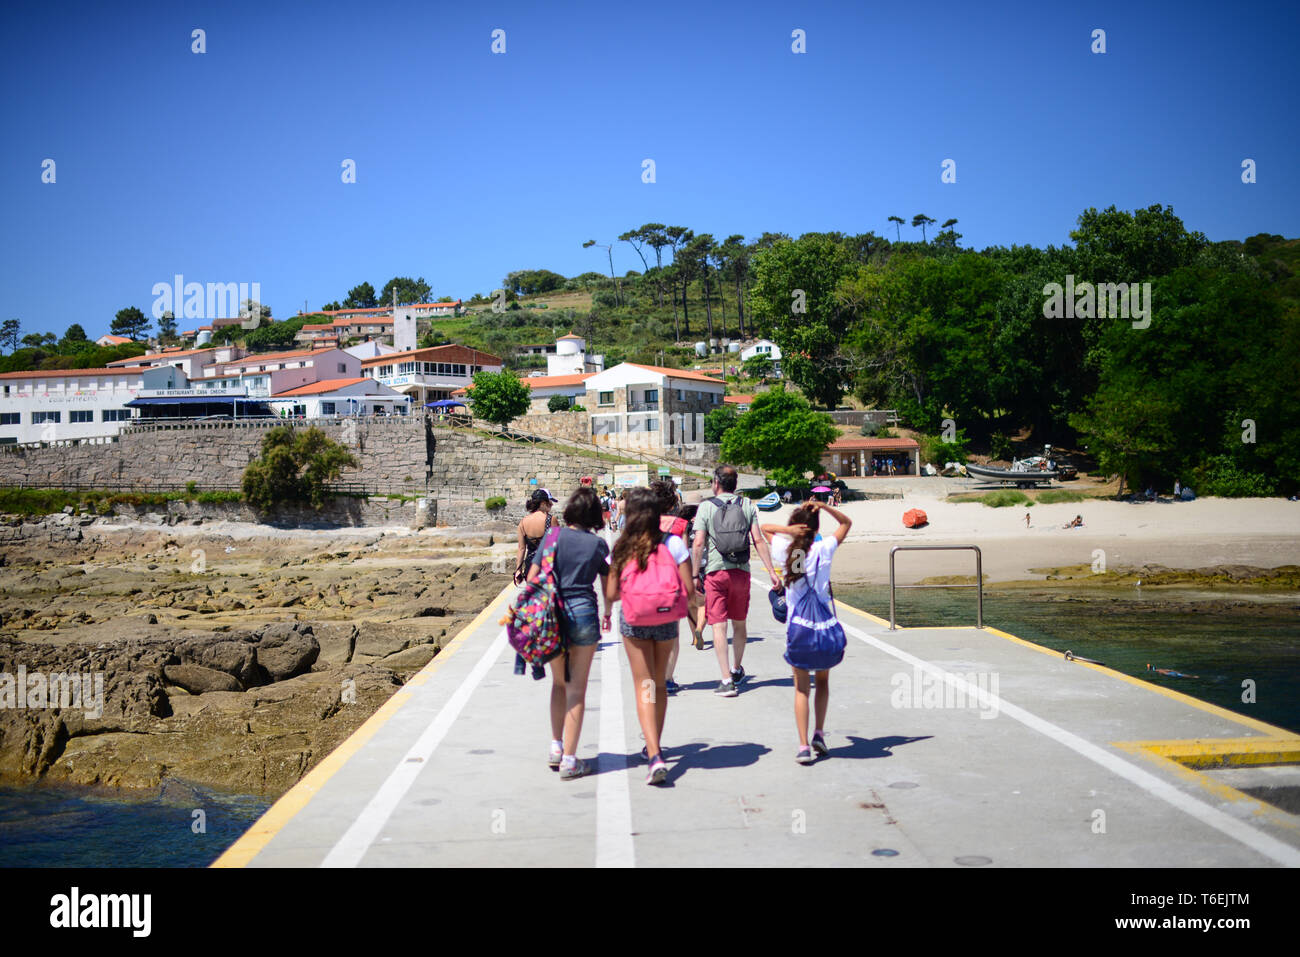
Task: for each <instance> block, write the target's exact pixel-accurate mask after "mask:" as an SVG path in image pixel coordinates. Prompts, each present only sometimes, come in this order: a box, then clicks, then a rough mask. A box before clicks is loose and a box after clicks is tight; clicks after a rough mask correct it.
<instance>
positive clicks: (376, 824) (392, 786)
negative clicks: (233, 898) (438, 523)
mask: <svg viewBox="0 0 1300 957" xmlns="http://www.w3.org/2000/svg"><path fill="white" fill-rule="evenodd" d="M505 647H506V632H505V629H504V628H503V629H502V630H501V633H500V634H499V635H497V637H496V638H495V639H494V640H493V642H492V644H490V645H489V646H488V649H487V651H485V652H483V656H482V657H481V658H479V660H478V663H477V664H475V665H474V668H473V670H472V671H470V673H469V675H468V676H467V677H466V678H465V680H464V681H462V682H461V683H460V687H458V688H457V689H456V690H455V692H454V693H453V694H452V696H451V698H449V699H448V700H447V703H446V704H445V705H443V706H442V709H441V710H440V711H439V712H438V714H437V716H436V717H435V718H434V719H433V721H432V722H431V723H430V724H429V726H428V727H427V728H425V729H424V733H423V734H421V735H420V737H419V738H417V739H416V741H415V744H413V745H411V749H410V750H409V751H407V752H406V754H405V755H404V756H403V758H402V760H401V762H400V763H399V764H398V765H397V767H396V768H394V769H393V772H392V773H391V774H390V775H388V778H387V780H385V781H384V783H383V784H382V785H380V788H379V790H378V791H376V792H375V796H374V797H372V798H371V799H370V803H369V804H367V805H366V806H365V807H364V808H363V809H362V811H361V813H360V814H359V815H357V819H356V820H355V821H353V822H352V826H351V827H349V828H348V829H347V831H346V832H345V833H344V835H343V836H342V837H341V838H339V842H338V843H337V844H335V845H334V847H333V848H331V849H330V852H329V853H328V854H327V855H325V859H324V860H323V861H321V864H320V866H321V867H356V866H357V865H358V864H359V863H360V862H361V858H363V857H364V856H365V854H366V851H368V850H369V849H370V845H371V844H373V843H374V842H375V838H377V837H378V836H379V832H380V831H381V830H383V827H384V825H385V824H387V823H388V818H389V817H390V816H392V813H393V811H394V810H395V809H396V808H397V805H398V804H400V803H401V800H402V798H403V797H405V796H406V792H407V791H409V790H410V789H411V785H412V784H414V783H415V779H416V777H418V776H419V774H420V771H421V770H422V769H423V768H424V767H425V766H426V765H427V764H428V762H429V758H430V756H432V754H433V752H434V750H435V749H436V748H437V747H438V745H440V744H441V743H442V739H443V738H445V737H446V736H447V732H448V731H449V730H450V729H451V726H452V724H453V723H455V721H456V719H457V718H458V717H459V716H460V712H461V710H462V709H463V708H464V707H465V703H466V702H467V701H469V699H470V696H471V695H472V694H473V693H474V690H475V689H476V688H477V687H478V686H479V682H480V681H482V680H483V676H484V675H486V674H487V673H488V670H489V669H490V668H491V667H492V665H493V664H495V663H496V660H497V658H499V657H500V656H501V652H502V651H503V650H504V649H505ZM412 758H418V759H419V760H412Z"/></svg>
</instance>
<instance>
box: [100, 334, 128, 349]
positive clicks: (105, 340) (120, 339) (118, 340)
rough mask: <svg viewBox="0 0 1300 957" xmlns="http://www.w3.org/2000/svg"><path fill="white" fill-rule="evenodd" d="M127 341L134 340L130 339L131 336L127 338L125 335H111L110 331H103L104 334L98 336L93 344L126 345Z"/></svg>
mask: <svg viewBox="0 0 1300 957" xmlns="http://www.w3.org/2000/svg"><path fill="white" fill-rule="evenodd" d="M128 342H135V340H134V339H131V338H128V337H127V336H115V335H112V334H111V333H105V334H104V335H102V336H100V337H99V338H98V339H96V340H95V345H97V346H124V345H126V344H127V343H128Z"/></svg>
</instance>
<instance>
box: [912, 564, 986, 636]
mask: <svg viewBox="0 0 1300 957" xmlns="http://www.w3.org/2000/svg"><path fill="white" fill-rule="evenodd" d="M956 551H973V552H974V553H975V584H973V585H896V584H894V556H895V555H897V554H898V553H899V552H956ZM895 588H974V589H975V594H976V596H977V599H976V605H975V627H976V628H983V627H984V560H983V555H982V553H981V552H980V549H979V546H978V545H895V546H894V547H893V548H891V549H890V550H889V630H890V631H897V630H898V624H897V621H896V619H895V616H894V589H895Z"/></svg>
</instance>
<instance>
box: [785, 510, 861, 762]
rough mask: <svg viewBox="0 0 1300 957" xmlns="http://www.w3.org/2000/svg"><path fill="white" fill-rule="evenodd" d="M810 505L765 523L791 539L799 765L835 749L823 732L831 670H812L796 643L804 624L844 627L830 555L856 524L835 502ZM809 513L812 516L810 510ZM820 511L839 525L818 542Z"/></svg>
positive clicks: (789, 588) (790, 649) (789, 652)
mask: <svg viewBox="0 0 1300 957" xmlns="http://www.w3.org/2000/svg"><path fill="white" fill-rule="evenodd" d="M805 508H806V510H807V512H805V514H803V515H800V514H799V513H800V512H803V511H804V509H798V510H796V512H795V514H794V515H792V516H791V524H790V525H788V526H770V525H768V526H764V529H765V530H770V531H771V532H772V533H773V534H774V535H788V536H789V537H790V544H789V547H788V549H787V550H786V555H785V566H784V570H785V595H786V606H787V607H788V608H789V609H790V612H789V620H788V621H787V623H786V653H785V660H786V662H787V663H789V665H790V667H791V670H792V671H793V672H794V722H795V727H796V729H797V730H798V732H799V750H798V751H796V752H795V760H796V761H798V762H799V763H800V764H812V763H813V762H814V761H816V760H817V757H816V756H814V754H813V751H816V753H817V755H820V756H822V757H825V756H826V755H827V754H829V753H830V749H829V748H827V746H826V732H825V731H824V730H823V729H824V727H825V724H826V710H827V708H828V707H829V706H830V700H831V686H830V668H829V667H826V668H814V669H812V670H810V668H809V667H808V665H809V662H807V661H805V660H804V658H803V653H802V650H801V649H800V648H799V647H798V646H796V644H795V642H794V637H795V634H796V631H797V629H798V628H800V627H802V628H803V629H805V630H806V629H810V628H823V627H824V626H827V625H829V626H831V627H832V628H840V626H839V623H838V622H837V621H836V620H835V606H834V603H833V600H832V597H831V559H832V558H833V557H834V555H835V551H836V549H838V548H839V546H841V545H843V544H844V539H845V538H846V537H847V536H848V534H849V528H850V527H851V526H852V524H853V523H852V522H851V521H850V520H849V518H848V516H846V515H845V514H844V513H843V512H841V511H839V510H838V509H837V508H835V507H834V506H833V505H825V504H823V503H821V502H809V503H808V505H807V506H805ZM808 512H810V513H811V515H809V514H807V513H808ZM820 512H826V513H827V514H828V515H830V517H831V518H833V519H835V521H836V522H838V523H839V524H838V525H837V526H836V529H835V533H834V534H833V535H831V536H829V537H826V538H820V539H816V540H814V539H815V537H816V536H817V530H818V526H819V524H820V515H819V513H820ZM798 519H803V520H804V523H797V520H798ZM813 604H819V605H820V606H821V608H822V609H823V611H822V613H821V614H819V615H817V616H815V617H810V614H809V612H810V608H811V606H812V605H813ZM840 635H841V637H842V636H843V629H842V628H840ZM841 654H842V652H841ZM800 665H804V667H800ZM814 671H815V673H816V676H817V693H816V699H815V701H814V704H813V711H814V713H815V716H816V724H815V726H814V730H813V736H812V742H811V745H810V743H809V740H808V691H809V685H810V682H811V677H812V674H813V672H814Z"/></svg>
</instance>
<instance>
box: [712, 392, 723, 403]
mask: <svg viewBox="0 0 1300 957" xmlns="http://www.w3.org/2000/svg"><path fill="white" fill-rule="evenodd" d="M711 394H712V396H713V404H714V405H717V404H718V403H719V402H721V401H722V393H721V392H714V393H711Z"/></svg>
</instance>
